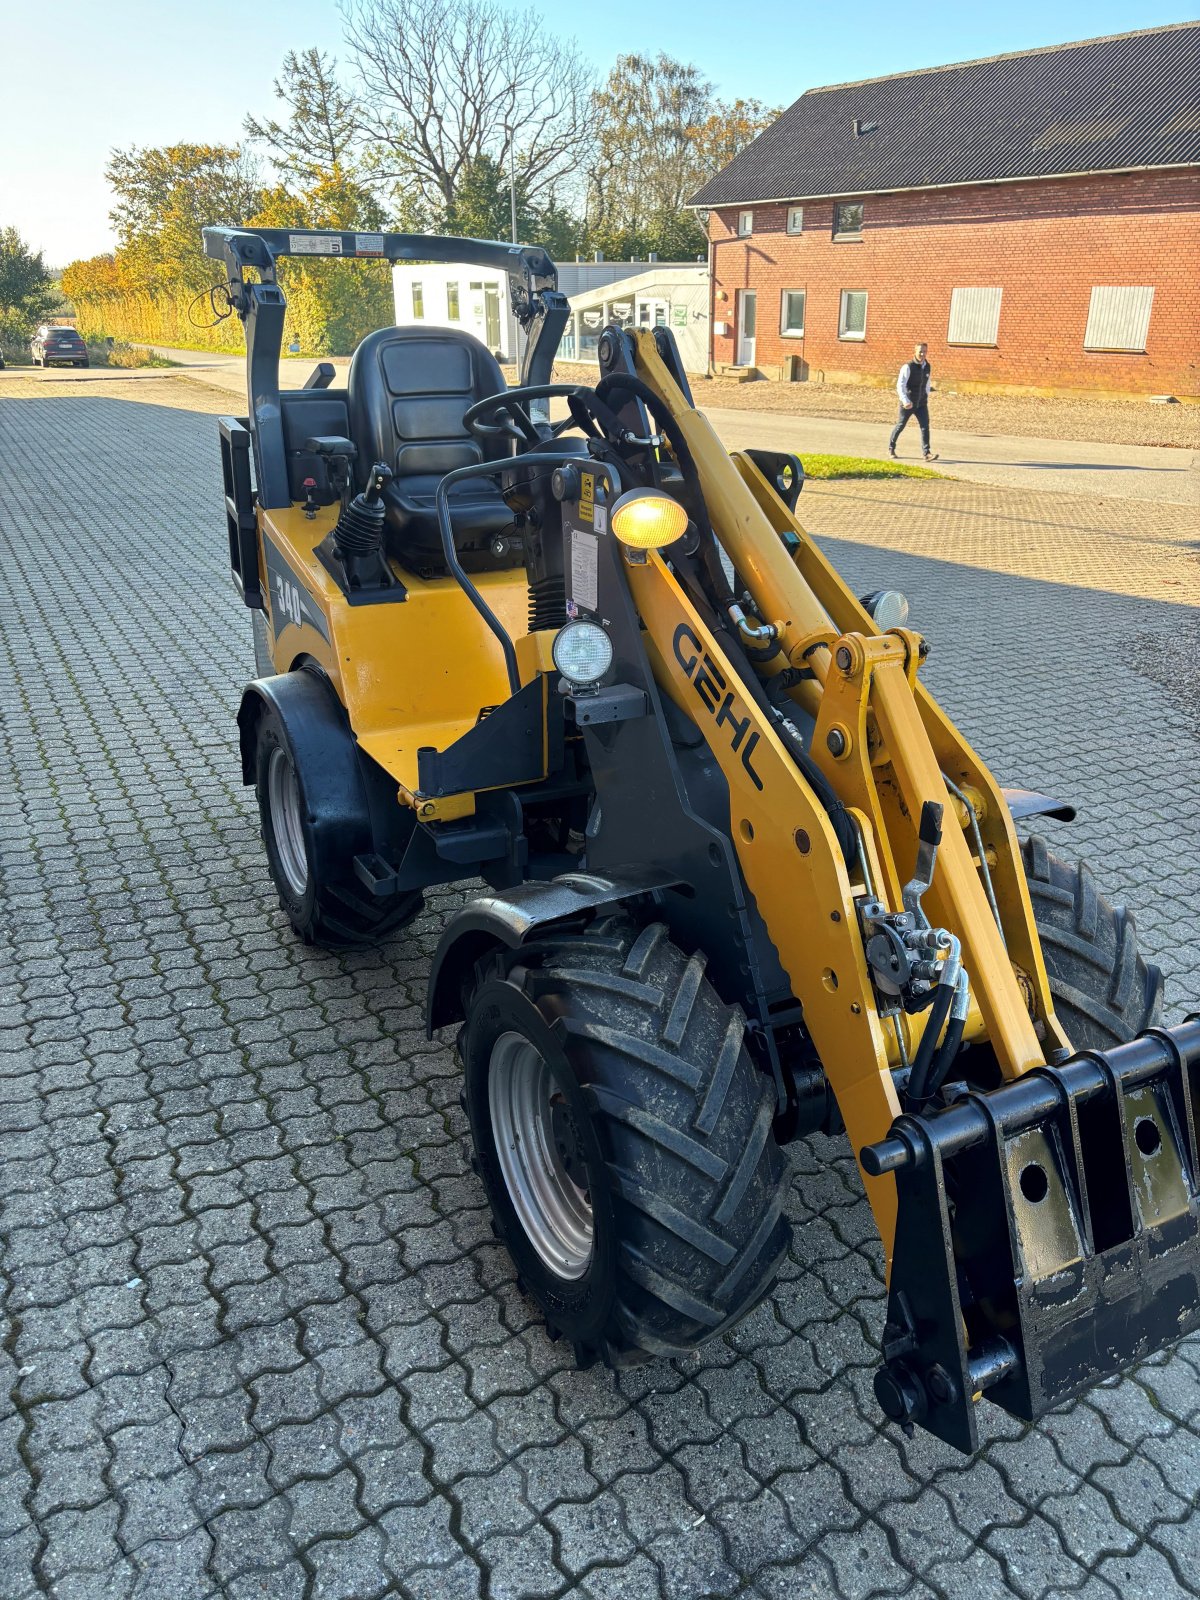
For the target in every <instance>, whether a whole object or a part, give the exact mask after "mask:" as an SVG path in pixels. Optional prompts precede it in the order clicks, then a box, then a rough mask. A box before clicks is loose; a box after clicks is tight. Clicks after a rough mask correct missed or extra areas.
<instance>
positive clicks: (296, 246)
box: [288, 233, 342, 256]
mask: <svg viewBox="0 0 1200 1600" xmlns="http://www.w3.org/2000/svg"><path fill="white" fill-rule="evenodd" d="M288 248H289V249H290V250H291V252H292V254H293V255H294V256H340V255H341V253H342V236H341V234H340V233H319V234H307V233H293V234H289V235H288Z"/></svg>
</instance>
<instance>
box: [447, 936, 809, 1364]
mask: <svg viewBox="0 0 1200 1600" xmlns="http://www.w3.org/2000/svg"><path fill="white" fill-rule="evenodd" d="M743 1035H744V1019H743V1017H742V1014H741V1012H740V1011H739V1010H738V1009H737V1008H736V1007H730V1006H726V1005H723V1004H722V1002H721V1001H720V999H719V998H718V996H717V995H716V993H715V992H714V990H713V989H712V988H711V986H710V985H709V984H708V982H707V981H706V980H705V978H704V958H703V957H702V956H700V955H695V956H692V957H691V959H690V960H689V959H688V958H687V957H686V956H685V955H684V954H683V953H682V951H680V950H678V949H677V948H676V947H675V946H674V945H673V944H671V942H670V940H669V939H668V938H667V935H666V929H665V928H664V927H663V926H662V925H661V924H655V925H652V926H650V927H647V928H643V929H641V930H639V929H638V928H636V927H635V926H633V925H632V924H630V923H628V922H625V921H615V920H614V921H607V922H603V923H598V924H596V925H594V927H593V928H592V929H590V930H588V931H587V932H585V933H583V934H578V935H574V936H564V937H561V938H559V939H556V940H555V941H554V942H553V943H547V944H545V945H540V946H538V947H536V948H533V949H524V950H519V951H517V952H514V953H513V954H511V955H508V956H505V957H496V958H493V960H492V963H491V965H490V966H488V967H486V968H485V969H484V970H483V972H482V973H481V981H480V983H479V985H478V987H477V988H476V989H475V991H474V993H473V994H472V996H471V997H470V1000H469V1002H468V1007H467V1023H466V1026H465V1028H464V1029H463V1032H462V1035H461V1036H460V1043H459V1048H460V1052H461V1056H462V1062H463V1071H464V1104H465V1108H466V1111H467V1116H468V1119H469V1121H470V1125H471V1134H472V1139H473V1142H474V1146H475V1152H476V1161H477V1166H478V1170H479V1174H480V1176H481V1178H482V1180H483V1184H484V1187H485V1189H486V1190H487V1195H488V1199H489V1201H490V1203H491V1207H492V1215H493V1219H494V1226H495V1229H496V1232H497V1234H498V1236H499V1237H501V1238H502V1239H503V1240H504V1242H505V1243H506V1244H507V1246H508V1249H509V1252H510V1254H511V1255H512V1258H513V1261H514V1263H515V1265H516V1268H517V1272H518V1275H519V1279H520V1281H521V1283H522V1285H523V1287H524V1288H525V1289H526V1291H527V1292H528V1293H529V1294H530V1295H531V1296H532V1298H533V1299H534V1300H535V1301H536V1302H537V1304H538V1305H539V1307H540V1308H541V1310H542V1312H543V1314H544V1316H545V1318H546V1322H547V1327H548V1330H549V1331H550V1333H551V1335H552V1336H557V1335H559V1334H561V1335H562V1336H564V1337H565V1338H567V1339H568V1340H569V1341H570V1342H571V1343H572V1344H573V1346H574V1348H575V1353H576V1357H577V1359H578V1361H579V1362H580V1364H581V1365H588V1364H590V1363H591V1362H592V1361H594V1360H596V1359H601V1360H604V1361H606V1362H607V1363H608V1364H609V1365H612V1366H624V1365H630V1364H633V1363H636V1362H638V1361H643V1360H647V1359H650V1358H651V1357H653V1356H664V1355H666V1356H672V1355H679V1354H682V1353H684V1352H687V1351H690V1350H694V1349H695V1348H696V1347H697V1346H698V1345H700V1344H702V1343H704V1342H705V1341H707V1340H709V1339H711V1338H714V1337H716V1336H717V1335H719V1334H720V1333H722V1332H723V1331H724V1330H725V1329H727V1328H729V1327H731V1326H732V1325H733V1324H734V1323H736V1322H737V1321H739V1320H740V1319H741V1318H742V1317H744V1316H745V1315H746V1313H747V1312H748V1311H750V1310H751V1309H752V1308H753V1307H754V1306H755V1305H756V1304H757V1303H758V1302H759V1301H760V1300H761V1299H762V1298H763V1296H764V1295H765V1294H767V1292H768V1291H769V1290H770V1288H771V1286H772V1284H773V1283H774V1281H775V1275H776V1272H777V1270H778V1267H779V1263H780V1261H781V1259H782V1257H783V1256H784V1254H785V1253H786V1251H787V1249H788V1245H789V1243H790V1239H791V1229H790V1226H789V1224H788V1222H787V1220H786V1218H785V1217H784V1216H783V1202H784V1196H785V1193H786V1190H787V1184H788V1171H787V1168H786V1165H785V1163H784V1160H783V1157H782V1155H781V1153H780V1150H779V1148H778V1146H777V1145H776V1143H775V1140H774V1137H773V1135H772V1132H771V1124H772V1119H773V1114H774V1110H775V1091H774V1087H773V1084H772V1082H771V1080H770V1079H769V1078H768V1077H765V1076H764V1075H763V1074H762V1073H761V1072H759V1070H758V1069H757V1068H756V1066H755V1065H754V1062H753V1061H752V1060H751V1058H750V1056H749V1054H748V1053H747V1051H746V1048H745V1044H744V1040H743Z"/></svg>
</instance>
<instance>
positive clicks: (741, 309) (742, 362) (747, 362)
mask: <svg viewBox="0 0 1200 1600" xmlns="http://www.w3.org/2000/svg"><path fill="white" fill-rule="evenodd" d="M757 318H758V295H757V293H756V292H755V291H754V290H753V289H741V290H739V292H738V336H737V365H738V366H739V367H752V366H753V365H754V327H755V323H756V321H757Z"/></svg>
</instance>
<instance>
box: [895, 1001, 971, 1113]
mask: <svg viewBox="0 0 1200 1600" xmlns="http://www.w3.org/2000/svg"><path fill="white" fill-rule="evenodd" d="M954 989H955V985H954V984H952V983H941V984H939V985H938V989H937V993H936V994H935V995H934V998H933V1005H932V1006H931V1007H930V1011H929V1016H928V1018H927V1019H926V1022H925V1032H924V1033H923V1034H922V1035H921V1042H920V1044H919V1045H918V1046H917V1053H916V1055H915V1056H914V1057H913V1064H912V1071H911V1072H910V1073H909V1075H908V1090H907V1092H906V1093H905V1096H904V1102H905V1108H906V1109H907V1110H910V1111H919V1110H920V1109H921V1107H922V1106H923V1105H924V1103H925V1101H926V1100H928V1098H929V1096H930V1094H932V1092H933V1091H932V1089H931V1088H930V1087H929V1086H928V1085H929V1068H930V1064H931V1062H932V1061H933V1051H934V1046H935V1045H936V1044H937V1041H938V1038H939V1036H940V1035H941V1031H942V1028H943V1027H944V1026H945V1023H946V1018H947V1016H948V1015H949V1014H950V1004H951V1002H952V1001H953V999H954ZM959 1036H960V1038H961V1031H960V1035H959ZM947 1037H948V1036H947Z"/></svg>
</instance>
